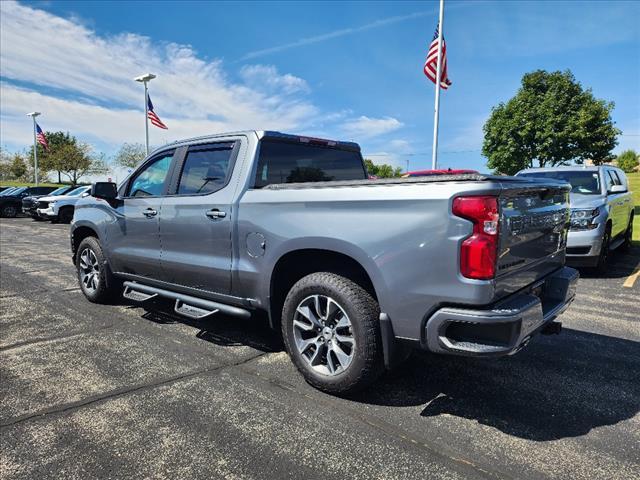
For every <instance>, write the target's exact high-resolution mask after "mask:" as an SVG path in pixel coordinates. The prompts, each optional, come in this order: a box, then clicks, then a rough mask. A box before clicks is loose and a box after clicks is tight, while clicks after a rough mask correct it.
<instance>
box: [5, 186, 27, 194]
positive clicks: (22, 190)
mask: <svg viewBox="0 0 640 480" xmlns="http://www.w3.org/2000/svg"><path fill="white" fill-rule="evenodd" d="M26 189H27V187H17V188H14V189H13V190H11V191H10V192H9V193H7V195H19V194H20V193H22V192H24V191H25V190H26Z"/></svg>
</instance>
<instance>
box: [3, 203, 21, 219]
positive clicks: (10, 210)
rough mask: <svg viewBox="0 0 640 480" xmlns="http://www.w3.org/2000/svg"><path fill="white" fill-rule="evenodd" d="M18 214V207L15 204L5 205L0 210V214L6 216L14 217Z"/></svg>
mask: <svg viewBox="0 0 640 480" xmlns="http://www.w3.org/2000/svg"><path fill="white" fill-rule="evenodd" d="M17 214H18V208H17V207H16V206H15V205H5V206H4V207H2V210H0V215H1V216H3V217H7V218H14V217H15V216H16V215H17Z"/></svg>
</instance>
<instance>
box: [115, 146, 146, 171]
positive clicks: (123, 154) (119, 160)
mask: <svg viewBox="0 0 640 480" xmlns="http://www.w3.org/2000/svg"><path fill="white" fill-rule="evenodd" d="M145 157H146V153H145V149H144V145H142V144H141V143H123V144H122V146H121V147H120V150H118V153H117V154H116V156H115V159H114V161H115V163H116V164H117V165H120V166H121V167H126V168H136V167H137V166H138V165H140V163H141V162H142V160H144V158H145Z"/></svg>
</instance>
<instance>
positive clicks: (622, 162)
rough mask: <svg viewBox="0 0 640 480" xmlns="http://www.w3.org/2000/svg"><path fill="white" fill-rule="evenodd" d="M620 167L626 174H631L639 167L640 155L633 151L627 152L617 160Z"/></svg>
mask: <svg viewBox="0 0 640 480" xmlns="http://www.w3.org/2000/svg"><path fill="white" fill-rule="evenodd" d="M616 160H617V161H618V167H620V168H621V169H622V170H623V171H624V172H626V173H631V172H633V171H634V170H635V169H636V167H637V166H638V163H639V162H638V154H637V153H636V152H635V151H633V150H625V151H624V152H622V153H621V154H620V155H618V157H617V158H616Z"/></svg>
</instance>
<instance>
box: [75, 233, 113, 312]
mask: <svg viewBox="0 0 640 480" xmlns="http://www.w3.org/2000/svg"><path fill="white" fill-rule="evenodd" d="M76 269H77V273H78V283H79V284H80V289H81V290H82V293H84V296H85V297H87V300H89V301H90V302H93V303H108V302H110V301H111V300H113V299H114V298H116V297H117V296H118V295H119V293H120V287H121V285H120V282H118V281H117V280H116V279H115V278H114V277H113V275H112V274H111V271H110V270H109V267H108V265H107V263H106V260H105V256H104V253H103V252H102V246H101V245H100V242H99V241H98V239H97V238H95V237H87V238H85V239H84V240H82V242H80V246H79V247H78V251H77V252H76Z"/></svg>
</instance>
